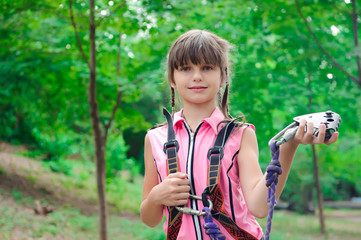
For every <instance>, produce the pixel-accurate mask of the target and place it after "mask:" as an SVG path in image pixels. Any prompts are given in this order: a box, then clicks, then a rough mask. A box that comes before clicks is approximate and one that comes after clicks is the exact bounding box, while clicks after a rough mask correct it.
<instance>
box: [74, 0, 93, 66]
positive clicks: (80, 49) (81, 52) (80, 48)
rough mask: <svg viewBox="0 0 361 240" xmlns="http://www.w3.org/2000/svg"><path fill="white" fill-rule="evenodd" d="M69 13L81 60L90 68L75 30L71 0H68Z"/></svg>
mask: <svg viewBox="0 0 361 240" xmlns="http://www.w3.org/2000/svg"><path fill="white" fill-rule="evenodd" d="M69 13H70V19H71V24H72V25H73V28H74V33H75V36H76V41H77V43H78V48H79V51H80V54H81V56H82V58H83V60H84V61H85V62H86V64H87V65H88V67H89V68H90V65H89V61H88V58H87V57H86V56H85V52H84V49H83V45H82V43H81V40H80V36H79V32H78V30H77V27H76V23H75V20H74V13H73V0H69Z"/></svg>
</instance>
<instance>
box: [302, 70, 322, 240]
mask: <svg viewBox="0 0 361 240" xmlns="http://www.w3.org/2000/svg"><path fill="white" fill-rule="evenodd" d="M307 78H308V85H307V87H308V92H309V95H308V107H309V111H310V112H311V107H312V102H313V101H312V88H311V86H312V84H311V83H312V81H311V74H310V73H309V74H308V76H307ZM312 158H313V174H314V178H315V188H316V192H317V201H318V209H319V217H320V227H321V233H322V234H325V233H326V227H325V216H324V215H323V195H322V189H321V183H320V175H319V171H318V163H317V152H316V147H315V145H312Z"/></svg>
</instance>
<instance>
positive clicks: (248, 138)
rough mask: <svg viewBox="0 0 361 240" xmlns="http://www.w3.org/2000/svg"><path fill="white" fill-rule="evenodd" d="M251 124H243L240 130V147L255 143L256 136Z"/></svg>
mask: <svg viewBox="0 0 361 240" xmlns="http://www.w3.org/2000/svg"><path fill="white" fill-rule="evenodd" d="M251 126H253V125H245V126H244V127H243V126H242V127H243V128H244V129H243V132H242V139H241V146H240V148H242V147H243V146H245V145H254V144H256V145H257V137H256V132H255V130H254V127H251Z"/></svg>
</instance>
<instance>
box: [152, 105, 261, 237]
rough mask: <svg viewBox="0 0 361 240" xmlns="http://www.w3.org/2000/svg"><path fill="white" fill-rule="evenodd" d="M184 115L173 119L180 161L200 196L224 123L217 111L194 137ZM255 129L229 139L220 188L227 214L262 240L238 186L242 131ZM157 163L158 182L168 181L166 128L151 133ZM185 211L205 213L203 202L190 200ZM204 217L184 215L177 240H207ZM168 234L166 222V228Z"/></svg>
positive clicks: (221, 227) (203, 122) (205, 183)
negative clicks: (209, 155)
mask: <svg viewBox="0 0 361 240" xmlns="http://www.w3.org/2000/svg"><path fill="white" fill-rule="evenodd" d="M181 116H182V111H180V112H177V113H176V114H175V115H174V130H175V133H176V138H177V141H178V143H179V151H178V159H179V168H180V171H181V172H184V173H187V174H188V178H189V180H190V185H191V186H190V187H191V194H193V195H197V196H201V195H202V192H203V190H204V188H205V187H206V186H207V171H208V164H209V160H208V159H207V153H208V150H209V149H210V148H211V147H212V146H213V144H214V141H215V139H216V136H217V133H218V130H220V129H221V127H222V126H223V125H221V126H220V127H219V129H217V126H218V123H219V122H221V121H222V120H224V116H223V114H222V113H221V111H220V110H219V109H218V108H216V109H215V110H214V112H213V113H212V115H211V116H210V117H209V118H206V119H204V120H203V121H202V122H201V123H200V124H199V125H198V127H197V129H196V130H195V132H194V134H193V133H191V131H190V130H189V127H188V125H187V123H186V122H185V120H184V119H183V118H182V117H181ZM247 126H250V127H251V128H252V129H253V130H254V129H255V128H254V126H253V125H245V126H244V127H242V128H241V129H240V130H239V131H237V130H234V131H233V133H232V134H231V136H230V138H229V139H228V141H227V143H226V145H225V148H224V157H223V159H222V161H221V169H220V187H221V189H222V192H223V195H224V200H225V210H226V211H227V213H228V215H229V216H230V217H231V218H232V219H233V220H234V221H235V222H236V223H237V225H238V226H239V227H240V228H242V229H244V230H246V231H247V232H249V233H250V234H252V235H253V236H255V237H256V238H258V239H261V237H262V235H263V232H262V229H261V227H260V226H259V224H258V223H257V221H256V219H255V218H254V216H253V215H252V214H251V213H250V212H249V211H248V208H247V205H246V202H245V200H244V197H243V193H242V189H241V188H240V186H239V178H238V164H237V153H238V150H239V147H240V143H241V138H242V133H243V130H244V129H245V128H246V127H247ZM148 136H149V139H150V143H151V147H152V152H153V156H154V162H155V165H156V168H157V171H158V177H159V181H160V182H161V181H163V179H165V178H166V177H167V164H166V155H165V153H164V152H163V144H164V143H165V142H166V141H167V128H166V127H158V128H154V129H151V130H149V131H148ZM186 207H192V208H193V209H197V210H200V211H201V210H202V209H203V204H202V201H197V200H193V199H192V200H189V202H188V204H187V205H186ZM164 214H165V216H166V217H167V220H168V208H167V207H166V206H165V207H164ZM214 222H216V223H217V225H218V226H219V227H220V229H221V231H222V233H223V234H224V235H225V236H226V239H233V238H232V237H231V236H230V235H229V234H228V232H227V231H226V230H225V229H224V228H223V226H222V225H221V224H220V223H218V222H217V221H216V220H214ZM203 224H204V219H203V217H198V216H191V215H188V214H183V220H182V226H181V228H180V231H179V235H178V239H184V240H192V239H197V240H201V239H208V236H207V235H206V233H205V231H204V229H203V227H202V226H203ZM163 228H164V230H165V232H167V229H168V225H167V222H165V223H164V226H163Z"/></svg>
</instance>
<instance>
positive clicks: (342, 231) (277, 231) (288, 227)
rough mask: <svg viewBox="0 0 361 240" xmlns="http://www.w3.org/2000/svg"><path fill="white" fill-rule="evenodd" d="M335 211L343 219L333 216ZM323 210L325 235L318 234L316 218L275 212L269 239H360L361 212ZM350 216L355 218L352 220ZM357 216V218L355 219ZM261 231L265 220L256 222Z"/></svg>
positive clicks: (317, 220)
mask: <svg viewBox="0 0 361 240" xmlns="http://www.w3.org/2000/svg"><path fill="white" fill-rule="evenodd" d="M335 211H337V212H338V213H339V214H341V215H344V217H339V216H338V217H337V216H334V212H335ZM349 212H350V211H349V210H332V209H325V216H326V221H325V225H326V233H327V234H326V235H321V234H320V223H319V218H318V216H315V215H300V214H297V213H293V212H289V211H276V212H275V213H274V215H273V222H272V231H271V239H272V240H282V239H292V240H305V239H307V240H308V239H310V240H331V239H335V240H336V239H343V240H356V239H361V238H360V236H361V228H360V224H361V210H352V215H351V217H350V215H349V214H348V213H349ZM352 216H355V218H353V217H352ZM357 216H358V217H357ZM258 221H259V223H260V225H261V227H262V229H264V231H265V229H266V219H262V220H258Z"/></svg>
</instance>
